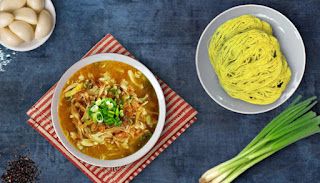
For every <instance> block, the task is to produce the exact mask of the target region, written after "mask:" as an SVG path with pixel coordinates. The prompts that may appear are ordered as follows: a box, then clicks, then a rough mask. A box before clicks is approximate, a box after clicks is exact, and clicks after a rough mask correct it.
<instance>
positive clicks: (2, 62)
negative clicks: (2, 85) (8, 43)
mask: <svg viewBox="0 0 320 183" xmlns="http://www.w3.org/2000/svg"><path fill="white" fill-rule="evenodd" d="M15 55H16V52H15V51H11V50H8V49H5V48H0V72H4V71H5V70H4V67H5V66H6V65H8V64H9V63H10V62H11V61H12V59H13V57H14V56H15Z"/></svg>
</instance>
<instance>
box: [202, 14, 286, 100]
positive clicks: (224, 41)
mask: <svg viewBox="0 0 320 183" xmlns="http://www.w3.org/2000/svg"><path fill="white" fill-rule="evenodd" d="M208 52H209V57H210V61H211V64H212V66H213V67H214V70H215V72H216V74H217V76H218V78H219V81H220V83H221V85H222V87H223V88H224V90H225V91H226V92H227V93H228V94H229V95H230V96H231V97H234V98H237V99H240V100H243V101H246V102H249V103H253V104H260V105H265V104H271V103H273V102H275V101H276V100H277V99H278V98H279V97H280V96H281V94H282V92H283V91H284V90H285V88H286V86H287V84H288V82H289V81H290V77H291V71H290V68H289V67H288V64H287V62H286V59H285V57H284V56H283V55H282V52H281V50H280V45H279V42H278V40H277V39H276V38H275V37H274V36H272V29H271V26H270V25H269V24H268V23H266V22H264V21H261V20H260V19H258V18H256V17H254V16H252V15H243V16H240V17H237V18H235V19H232V20H229V21H227V22H225V23H224V24H222V25H221V26H220V27H219V28H218V29H217V31H216V32H215V33H214V34H213V36H212V39H211V41H210V44H209V49H208Z"/></svg>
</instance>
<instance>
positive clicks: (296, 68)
mask: <svg viewBox="0 0 320 183" xmlns="http://www.w3.org/2000/svg"><path fill="white" fill-rule="evenodd" d="M244 14H251V15H254V16H256V17H259V18H260V19H262V20H265V21H267V22H268V23H270V24H271V25H272V29H273V34H274V35H275V36H276V37H277V39H278V40H279V42H280V46H281V50H282V52H283V54H284V55H285V57H286V58H287V62H288V64H289V66H290V68H291V71H292V76H291V81H290V82H289V84H288V86H287V88H286V90H285V91H284V92H283V93H282V95H281V97H280V98H279V99H278V100H277V101H276V102H274V103H272V104H269V105H254V104H250V103H247V102H244V101H242V100H238V99H234V98H232V97H230V96H229V95H228V94H227V93H226V92H225V91H224V90H223V88H222V87H221V86H220V83H219V80H218V78H217V76H216V74H215V72H214V70H213V68H212V66H211V64H210V60H209V56H208V44H209V41H210V39H211V37H212V34H213V33H214V32H215V30H216V29H217V28H218V27H219V26H220V25H221V24H222V23H224V22H225V21H227V20H230V19H232V18H235V17H238V16H240V15H244ZM195 61H196V68H197V74H198V77H199V80H200V82H201V84H202V86H203V88H204V89H205V91H206V92H207V93H208V95H209V96H210V97H211V98H212V99H213V100H214V101H215V102H217V103H218V104H219V105H221V106H222V107H224V108H226V109H228V110H231V111H234V112H237V113H242V114H258V113H263V112H266V111H269V110H272V109H274V108H276V107H278V106H279V105H281V104H282V103H284V102H285V101H286V100H288V99H289V97H290V96H291V95H292V94H293V93H294V92H295V90H296V89H297V88H298V86H299V84H300V82H301V80H302V77H303V73H304V69H305V62H306V54H305V48H304V44H303V40H302V38H301V36H300V34H299V31H298V30H297V29H296V27H295V26H294V25H293V23H292V22H291V21H290V20H289V19H288V18H287V17H285V16H284V15H283V14H281V13H280V12H278V11H276V10H274V9H272V8H269V7H266V6H261V5H241V6H236V7H233V8H231V9H228V10H226V11H224V12H223V13H221V14H219V15H218V16H216V17H215V18H214V19H213V20H212V21H211V22H210V23H209V25H208V26H207V27H206V28H205V30H204V31H203V33H202V35H201V37H200V40H199V42H198V46H197V50H196V58H195Z"/></svg>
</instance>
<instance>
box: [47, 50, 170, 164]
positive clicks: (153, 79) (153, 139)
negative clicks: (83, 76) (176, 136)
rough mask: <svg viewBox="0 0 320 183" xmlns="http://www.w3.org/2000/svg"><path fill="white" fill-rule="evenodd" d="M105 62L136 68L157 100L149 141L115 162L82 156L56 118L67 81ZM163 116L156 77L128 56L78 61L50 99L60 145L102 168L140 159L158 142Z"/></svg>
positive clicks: (102, 56)
mask: <svg viewBox="0 0 320 183" xmlns="http://www.w3.org/2000/svg"><path fill="white" fill-rule="evenodd" d="M107 60H111V61H117V62H122V63H125V64H128V65H130V66H132V67H134V68H136V69H137V70H139V71H141V72H142V73H143V74H144V75H145V76H146V77H147V79H148V80H149V81H150V83H151V84H152V86H153V88H154V90H155V92H156V95H157V98H158V105H159V117H158V124H157V126H156V129H155V130H154V133H153V135H152V136H151V138H150V139H149V141H148V142H147V143H146V144H145V145H144V146H143V147H142V148H141V149H139V150H138V151H137V152H135V153H133V154H131V155H129V156H127V157H124V158H121V159H115V160H100V159H96V158H93V157H90V156H88V155H86V154H83V153H82V152H81V151H79V150H78V149H77V148H75V147H74V146H73V145H72V144H70V142H69V141H68V140H67V138H66V137H65V135H64V133H63V131H62V129H61V126H60V122H59V117H58V104H59V98H60V94H61V91H62V88H63V87H64V85H65V83H66V82H67V80H68V79H69V78H70V77H71V76H72V75H73V74H74V73H75V72H77V71H78V70H79V69H81V68H82V67H84V66H86V65H89V64H92V63H95V62H101V61H107ZM165 116H166V104H165V99H164V95H163V92H162V89H161V87H160V85H159V83H158V81H157V79H156V77H155V76H154V75H153V74H152V72H151V71H150V70H149V69H148V68H147V67H146V66H144V65H143V64H141V63H140V62H138V61H136V60H135V59H133V58H131V57H128V56H124V55H119V54H114V53H103V54H97V55H93V56H89V57H86V58H84V59H82V60H80V61H78V62H77V63H75V64H74V65H72V66H71V67H70V68H69V69H68V70H67V71H66V72H65V73H64V74H63V75H62V77H61V79H60V80H59V82H58V84H57V86H56V89H55V91H54V94H53V98H52V104H51V118H52V122H53V126H54V129H55V132H56V134H57V136H58V137H59V139H60V141H61V142H62V144H63V145H64V147H65V148H66V149H67V150H68V151H69V152H70V153H71V154H73V155H74V156H76V157H77V158H79V159H80V160H82V161H84V162H87V163H89V164H91V165H96V166H102V167H118V166H123V165H127V164H129V163H132V162H134V161H136V160H138V159H140V158H141V157H142V156H144V155H145V154H146V153H147V152H148V151H149V150H150V149H151V148H152V147H153V146H154V145H155V143H156V142H157V141H158V139H159V137H160V134H161V132H162V129H163V126H164V123H165Z"/></svg>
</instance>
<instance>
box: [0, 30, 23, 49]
mask: <svg viewBox="0 0 320 183" xmlns="http://www.w3.org/2000/svg"><path fill="white" fill-rule="evenodd" d="M0 39H1V42H2V43H4V44H5V45H9V46H18V45H19V44H21V43H22V42H23V40H22V39H20V38H19V37H18V36H17V35H15V34H14V33H13V32H11V31H10V30H9V29H8V28H1V29H0Z"/></svg>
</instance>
